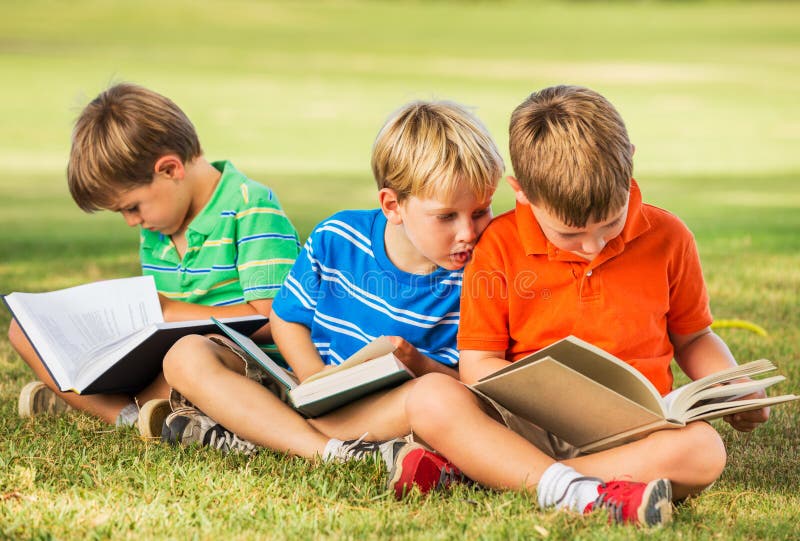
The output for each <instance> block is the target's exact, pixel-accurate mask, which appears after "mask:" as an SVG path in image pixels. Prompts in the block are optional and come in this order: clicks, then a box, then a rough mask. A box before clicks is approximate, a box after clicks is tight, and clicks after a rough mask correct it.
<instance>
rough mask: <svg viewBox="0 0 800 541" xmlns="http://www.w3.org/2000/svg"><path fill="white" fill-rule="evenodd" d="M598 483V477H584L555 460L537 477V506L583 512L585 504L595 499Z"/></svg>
mask: <svg viewBox="0 0 800 541" xmlns="http://www.w3.org/2000/svg"><path fill="white" fill-rule="evenodd" d="M600 483H601V481H600V479H597V478H595V477H585V476H583V475H581V474H580V473H578V472H576V471H575V470H574V469H573V468H570V467H569V466H565V465H564V464H561V463H560V462H556V463H555V464H553V465H551V466H550V467H549V468H547V469H546V470H545V471H544V473H543V474H542V477H541V479H539V485H538V486H537V488H536V493H537V496H538V500H539V507H541V508H543V509H544V508H547V507H555V508H556V509H570V510H572V511H577V512H578V513H583V510H584V509H586V506H587V505H589V504H590V503H592V502H593V501H595V500H596V499H597V488H598V487H599V486H600Z"/></svg>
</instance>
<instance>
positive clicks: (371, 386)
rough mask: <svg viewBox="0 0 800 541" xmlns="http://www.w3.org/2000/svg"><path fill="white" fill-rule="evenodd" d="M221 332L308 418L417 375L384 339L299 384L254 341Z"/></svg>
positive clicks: (224, 328) (221, 325) (228, 331)
mask: <svg viewBox="0 0 800 541" xmlns="http://www.w3.org/2000/svg"><path fill="white" fill-rule="evenodd" d="M211 319H212V320H214V321H215V322H216V323H217V325H218V326H219V328H220V330H221V331H222V332H223V333H224V334H226V335H227V336H228V337H229V338H230V339H231V340H233V341H234V342H236V344H237V345H238V346H239V347H240V348H242V349H243V350H244V352H245V353H247V355H248V356H250V358H252V359H253V360H254V361H256V362H257V363H258V364H260V365H261V366H262V367H263V368H264V370H266V371H267V373H268V374H269V375H270V376H272V378H273V379H274V380H275V381H276V382H277V383H278V384H279V385H282V386H283V387H285V388H286V390H287V391H288V394H289V399H290V401H291V403H292V406H293V407H294V408H295V409H296V410H298V411H299V412H301V413H303V414H304V415H306V416H308V417H317V416H318V415H323V414H325V413H327V412H329V411H332V410H334V409H336V408H338V407H341V406H344V405H345V404H349V403H350V402H353V401H355V400H358V399H359V398H362V397H364V396H366V395H368V394H372V393H374V392H376V391H380V390H381V389H385V388H388V387H394V386H397V385H399V384H401V383H403V382H404V381H407V380H409V379H411V378H413V377H414V374H413V373H412V372H411V371H410V370H409V369H408V368H406V366H405V365H404V364H403V363H401V362H400V360H399V359H398V358H397V357H395V355H394V350H395V347H394V345H393V344H392V343H391V342H390V341H389V339H388V338H386V337H385V336H381V337H379V338H376V339H375V340H373V341H372V342H370V343H369V344H367V345H366V346H364V347H363V348H361V349H360V350H358V351H356V352H355V353H354V354H353V355H351V356H350V357H348V358H347V359H346V360H345V361H344V362H343V363H342V364H340V365H338V366H334V367H332V368H328V369H326V370H323V371H322V372H318V373H317V374H314V375H313V376H310V377H308V378H306V380H305V381H304V382H303V383H298V382H297V378H295V376H294V375H293V374H291V373H289V372H287V371H286V370H284V369H283V368H281V367H280V366H279V365H278V364H276V363H275V361H273V360H272V359H270V358H269V356H268V355H267V354H266V353H264V352H263V351H261V348H259V347H258V346H257V345H256V344H255V343H253V341H252V340H250V339H249V338H248V337H246V336H244V335H243V334H241V333H239V332H236V331H235V330H234V329H232V328H230V326H228V325H226V324H224V323H222V322H221V321H217V320H216V319H214V318H211Z"/></svg>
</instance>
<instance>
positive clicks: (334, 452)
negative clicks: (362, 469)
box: [325, 434, 406, 471]
mask: <svg viewBox="0 0 800 541" xmlns="http://www.w3.org/2000/svg"><path fill="white" fill-rule="evenodd" d="M366 437H367V434H364V435H363V436H361V437H360V438H358V439H357V440H347V441H343V442H340V443H338V444H336V445H335V446H332V447H331V448H330V449H328V452H327V454H326V456H325V460H339V461H341V462H347V461H349V460H363V459H364V458H367V457H371V456H375V455H380V457H381V459H382V460H383V463H384V464H386V469H387V471H388V470H389V469H391V467H392V465H393V464H394V462H395V455H396V454H397V453H398V452H399V451H400V449H402V448H403V447H404V446H405V445H406V441H405V440H404V439H402V438H395V439H393V440H388V441H364V438H366Z"/></svg>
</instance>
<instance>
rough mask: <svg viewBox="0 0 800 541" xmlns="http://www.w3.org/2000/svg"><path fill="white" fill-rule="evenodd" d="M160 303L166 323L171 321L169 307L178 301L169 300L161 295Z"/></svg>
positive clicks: (159, 296) (159, 297) (159, 295)
mask: <svg viewBox="0 0 800 541" xmlns="http://www.w3.org/2000/svg"><path fill="white" fill-rule="evenodd" d="M158 302H159V303H160V304H161V313H162V314H163V315H164V321H171V320H170V318H169V311H170V310H169V307H170V306H171V305H172V304H174V303H175V302H176V301H173V300H172V299H168V298H167V297H165V296H164V295H162V294H161V293H159V294H158Z"/></svg>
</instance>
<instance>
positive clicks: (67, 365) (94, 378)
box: [3, 276, 267, 394]
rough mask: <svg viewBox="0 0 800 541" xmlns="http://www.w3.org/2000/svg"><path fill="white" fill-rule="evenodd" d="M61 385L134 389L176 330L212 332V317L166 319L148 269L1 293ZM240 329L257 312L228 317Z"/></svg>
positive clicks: (251, 326)
mask: <svg viewBox="0 0 800 541" xmlns="http://www.w3.org/2000/svg"><path fill="white" fill-rule="evenodd" d="M3 300H4V301H5V303H6V305H7V306H8V308H9V310H10V311H11V313H12V315H13V316H14V318H15V319H16V320H17V323H19V326H20V327H21V328H22V331H23V332H24V333H25V335H26V336H27V337H28V341H30V343H31V345H32V346H33V347H34V349H35V350H36V352H37V353H38V355H39V358H40V359H41V360H42V362H43V363H44V365H45V368H47V370H48V372H50V375H51V376H52V377H53V379H54V380H55V382H56V383H57V384H58V387H59V389H61V390H62V391H74V392H76V393H81V394H93V393H127V394H130V393H134V392H136V391H139V390H141V389H142V388H143V387H145V386H146V385H147V384H149V383H150V382H152V381H153V379H155V377H156V376H157V375H158V373H159V372H160V371H161V362H162V360H163V359H164V355H165V354H166V353H167V351H168V350H169V348H170V347H171V346H172V345H173V344H174V343H175V342H176V341H177V340H178V339H179V338H181V337H182V336H186V335H188V334H206V333H210V332H217V326H216V325H215V324H214V323H212V321H211V320H210V319H207V320H200V321H179V322H174V323H165V322H164V317H163V314H162V313H161V305H160V303H159V300H158V292H157V291H156V286H155V282H154V281H153V277H152V276H137V277H134V278H120V279H117V280H105V281H102V282H94V283H91V284H85V285H80V286H76V287H71V288H68V289H60V290H58V291H50V292H48V293H11V294H9V295H6V296H4V297H3ZM226 321H227V322H228V323H230V324H231V325H234V326H235V327H236V328H237V329H239V330H240V331H241V332H244V333H248V334H250V333H252V332H254V331H256V330H257V329H259V328H260V327H262V326H263V325H265V324H266V323H267V318H265V317H264V316H260V315H254V316H245V317H239V318H230V319H226Z"/></svg>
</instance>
